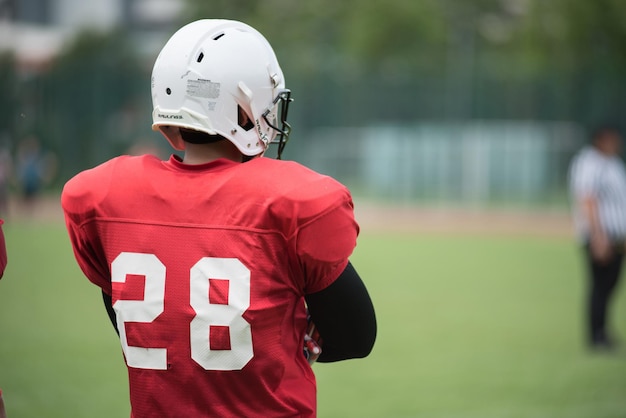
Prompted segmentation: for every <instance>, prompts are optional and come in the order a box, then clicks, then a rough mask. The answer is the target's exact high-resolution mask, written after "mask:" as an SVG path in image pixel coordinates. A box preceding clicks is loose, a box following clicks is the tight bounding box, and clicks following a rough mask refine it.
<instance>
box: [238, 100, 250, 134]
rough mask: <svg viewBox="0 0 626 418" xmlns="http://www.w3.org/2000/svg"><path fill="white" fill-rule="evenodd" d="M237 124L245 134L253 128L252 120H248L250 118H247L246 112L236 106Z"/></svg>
mask: <svg viewBox="0 0 626 418" xmlns="http://www.w3.org/2000/svg"><path fill="white" fill-rule="evenodd" d="M237 124H238V125H239V126H241V128H242V129H243V130H244V131H246V132H247V131H249V130H250V129H252V128H254V123H253V122H252V119H250V116H248V114H247V113H246V111H245V110H243V108H242V107H241V106H239V105H237Z"/></svg>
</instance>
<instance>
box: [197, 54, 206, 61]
mask: <svg viewBox="0 0 626 418" xmlns="http://www.w3.org/2000/svg"><path fill="white" fill-rule="evenodd" d="M202 58H204V53H203V52H201V53H200V55H198V59H197V60H196V62H202Z"/></svg>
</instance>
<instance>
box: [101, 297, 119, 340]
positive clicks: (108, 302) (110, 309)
mask: <svg viewBox="0 0 626 418" xmlns="http://www.w3.org/2000/svg"><path fill="white" fill-rule="evenodd" d="M102 301H103V302H104V307H105V308H106V310H107V314H108V315H109V319H110V320H111V324H113V328H115V332H117V335H120V332H119V331H118V329H117V317H116V315H115V311H114V310H113V299H112V298H111V296H109V295H107V294H106V293H104V291H103V292H102Z"/></svg>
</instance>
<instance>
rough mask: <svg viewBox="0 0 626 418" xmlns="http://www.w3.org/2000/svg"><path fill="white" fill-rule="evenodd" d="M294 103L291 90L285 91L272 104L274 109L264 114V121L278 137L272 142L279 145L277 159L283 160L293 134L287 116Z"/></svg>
mask: <svg viewBox="0 0 626 418" xmlns="http://www.w3.org/2000/svg"><path fill="white" fill-rule="evenodd" d="M292 101H293V99H292V98H291V91H290V90H287V89H286V90H283V91H281V92H280V93H278V95H277V96H276V98H275V99H274V101H273V102H272V107H271V108H269V109H267V110H266V111H265V112H263V119H265V123H267V124H268V125H269V126H270V128H272V129H274V130H275V131H276V136H275V137H274V139H273V140H272V141H271V142H270V144H277V145H278V151H277V155H276V158H277V159H278V160H280V159H281V157H282V154H283V151H284V149H285V146H286V145H287V142H288V141H289V134H291V125H289V123H288V122H287V114H288V111H289V104H290V103H291V102H292Z"/></svg>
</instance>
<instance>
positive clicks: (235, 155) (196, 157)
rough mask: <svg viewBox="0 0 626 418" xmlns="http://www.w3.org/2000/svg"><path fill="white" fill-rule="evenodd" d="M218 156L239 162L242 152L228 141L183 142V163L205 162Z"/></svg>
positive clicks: (196, 163)
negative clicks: (207, 142)
mask: <svg viewBox="0 0 626 418" xmlns="http://www.w3.org/2000/svg"><path fill="white" fill-rule="evenodd" d="M219 158H226V159H228V160H232V161H236V162H241V161H242V154H241V152H239V150H238V149H237V148H236V147H235V146H234V145H233V144H232V143H230V142H229V141H219V142H215V143H211V144H190V143H186V144H185V154H184V156H183V163H185V164H189V165H198V164H206V163H210V162H211V161H215V160H217V159H219Z"/></svg>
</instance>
